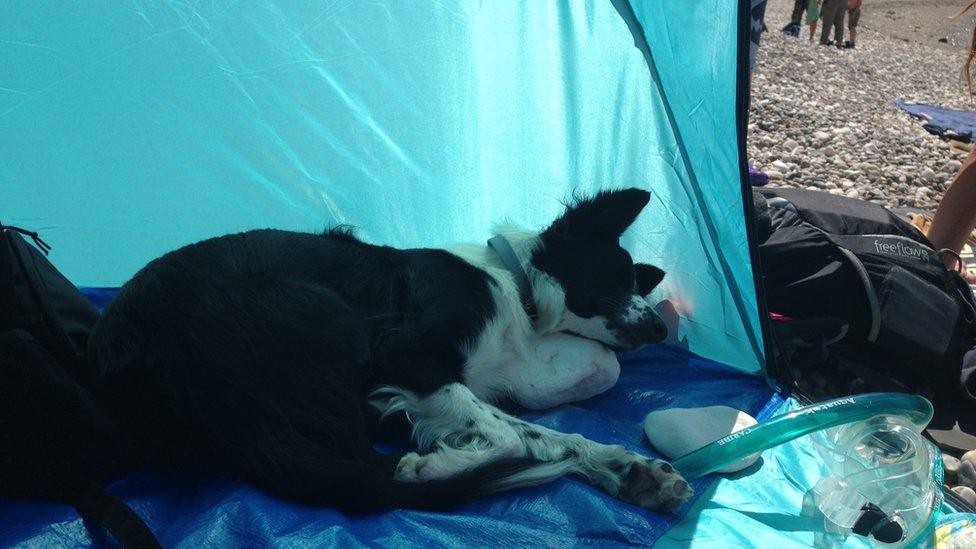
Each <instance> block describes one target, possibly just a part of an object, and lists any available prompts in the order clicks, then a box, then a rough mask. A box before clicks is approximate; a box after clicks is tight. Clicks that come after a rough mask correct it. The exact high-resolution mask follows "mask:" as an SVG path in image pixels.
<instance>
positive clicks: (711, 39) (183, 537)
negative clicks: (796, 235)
mask: <svg viewBox="0 0 976 549" xmlns="http://www.w3.org/2000/svg"><path fill="white" fill-rule="evenodd" d="M748 4H749V2H747V1H739V0H686V1H682V2H673V1H669V0H630V1H628V0H589V1H584V0H578V1H562V0H560V1H556V0H522V1H515V0H440V1H437V2H432V1H429V0H372V1H353V0H328V1H321V0H319V1H311V0H306V1H301V0H289V1H281V2H278V1H273V0H253V1H244V2H241V1H231V0H226V1H225V0H209V1H202V0H201V1H191V0H183V1H178V0H155V1H149V0H132V1H125V2H122V1H116V0H112V1H108V0H95V1H91V2H84V3H37V2H28V1H22V0H14V1H11V2H5V3H4V6H3V9H2V16H0V219H2V220H3V221H4V222H5V223H9V224H15V225H19V226H23V227H28V228H31V229H33V230H37V231H39V232H40V233H41V234H42V235H43V237H44V238H45V240H47V241H48V242H49V243H50V244H51V245H52V246H53V251H52V253H51V255H50V258H51V260H52V262H53V263H54V264H55V265H56V266H58V267H59V268H60V269H61V270H62V271H63V272H64V273H65V274H66V275H67V276H68V277H69V278H70V279H72V280H73V281H74V282H75V283H76V284H77V285H79V286H81V287H85V288H114V287H118V286H119V285H120V284H122V283H123V282H124V281H125V280H126V279H127V278H128V277H130V276H131V275H132V274H133V273H134V272H135V271H136V270H137V269H138V268H140V267H141V266H142V265H144V264H145V263H146V262H147V261H148V260H150V259H152V258H154V257H156V256H158V255H160V254H162V253H164V252H166V251H168V250H171V249H174V248H176V247H178V246H181V245H183V244H186V243H189V242H193V241H196V240H199V239H202V238H206V237H210V236H214V235H219V234H225V233H229V232H236V231H241V230H245V229H250V228H257V227H277V228H285V229H293V230H307V231H318V230H322V229H324V228H326V227H329V226H333V225H336V224H339V223H346V224H351V225H354V226H356V227H357V228H358V233H359V235H360V236H361V237H362V238H364V239H366V240H368V241H371V242H376V243H384V244H389V245H393V246H401V247H406V246H436V245H440V244H446V243H450V242H457V241H478V242H480V241H483V240H485V239H486V238H487V237H488V236H489V230H490V228H491V226H492V224H493V223H495V222H498V221H501V220H504V219H508V220H511V221H514V222H516V223H519V224H521V225H524V226H527V227H538V228H541V227H543V226H544V225H545V224H546V223H547V222H548V221H550V220H551V219H552V218H553V217H554V216H555V215H556V214H557V213H558V212H560V211H561V209H562V207H563V206H562V202H564V201H565V200H567V199H569V198H571V196H572V194H573V193H574V192H582V193H591V192H593V191H596V190H598V189H602V188H613V187H623V186H639V187H642V188H646V189H648V190H650V191H651V192H652V193H653V199H652V202H651V204H650V206H649V207H648V208H647V209H646V210H645V211H644V213H643V214H642V215H641V217H640V218H639V219H638V221H637V223H636V224H635V225H634V226H633V227H632V229H631V230H630V231H629V232H628V233H627V234H626V235H625V238H624V245H625V246H626V247H627V248H628V249H630V250H631V251H632V253H633V255H634V256H635V258H637V259H639V260H641V261H646V262H650V263H654V264H656V265H659V266H661V267H662V268H664V269H665V270H666V271H667V273H668V275H667V278H666V281H665V283H664V284H663V285H662V287H661V288H660V289H659V290H657V293H656V295H655V296H654V298H655V299H656V300H658V301H660V302H661V305H660V306H659V310H660V311H662V314H664V315H665V316H666V317H667V318H668V319H669V321H670V323H671V328H672V329H671V338H670V339H669V345H667V346H664V345H662V346H657V347H654V348H652V349H648V350H645V351H642V352H640V353H636V354H633V355H628V356H625V357H622V361H623V364H624V374H623V376H622V378H621V382H620V384H619V385H618V386H617V387H615V388H614V389H613V390H611V391H610V392H608V393H606V394H604V395H601V396H600V397H598V398H595V399H593V400H591V401H589V402H586V403H581V404H580V405H578V406H564V407H561V408H559V409H557V410H553V411H548V412H544V413H533V414H527V416H528V417H530V418H531V419H533V420H534V421H538V422H540V423H543V424H546V425H549V426H552V427H555V428H559V429H562V430H570V431H576V432H581V433H584V434H586V435H587V436H590V437H591V438H594V439H596V440H601V441H605V442H613V443H619V444H624V445H626V446H628V447H632V448H634V449H636V450H638V451H641V452H645V453H652V452H653V450H652V449H651V448H650V447H649V446H648V445H647V443H646V442H645V441H644V440H643V439H642V434H641V429H640V420H641V418H642V417H643V416H644V414H646V413H647V412H648V411H650V410H652V409H655V408H667V407H672V406H700V405H709V404H727V405H731V406H736V407H739V408H742V409H745V410H748V411H750V412H751V413H753V414H754V415H756V416H758V417H759V418H760V419H762V418H765V417H769V416H770V415H772V414H774V413H776V412H777V411H782V410H783V409H786V408H789V407H792V406H795V405H796V404H795V402H794V401H792V400H790V399H788V398H785V397H784V396H782V395H779V394H778V393H776V392H775V391H774V390H773V389H772V388H771V386H772V384H770V383H768V382H767V378H766V376H765V374H766V373H767V368H766V364H767V356H768V352H767V346H766V345H765V339H764V336H763V334H764V331H763V318H764V313H763V311H764V307H763V303H762V299H761V292H757V282H756V281H757V277H756V272H757V268H756V264H755V259H756V256H755V254H754V253H753V250H754V246H753V243H752V241H751V234H752V227H751V218H750V217H749V215H747V213H748V211H749V210H748V205H749V197H750V195H749V191H748V189H749V187H748V185H747V183H746V177H745V161H744V140H745V125H746V124H745V123H746V116H747V109H746V102H747V98H746V94H747V83H746V76H745V74H746V69H745V67H746V59H745V56H746V52H747V50H748V46H747V44H748V30H749V23H748V9H749V7H748ZM88 293H89V295H91V296H92V298H93V299H99V298H102V299H104V298H105V296H106V295H108V296H109V297H110V295H111V291H108V292H105V291H101V292H100V291H92V290H89V291H88ZM819 467H820V466H819V463H818V461H817V459H816V458H815V454H814V453H813V452H812V451H811V450H810V449H809V448H808V447H806V446H805V443H803V442H795V443H790V444H787V445H785V446H782V447H780V448H777V449H775V450H772V451H769V452H767V453H766V454H765V456H764V460H763V461H762V462H761V463H760V465H757V466H755V467H753V468H752V469H750V470H748V471H746V472H745V473H742V474H740V475H739V476H738V478H735V479H723V480H717V479H715V478H707V479H703V480H701V481H699V482H697V483H696V484H695V488H696V490H697V492H698V496H697V498H696V499H695V500H694V501H693V502H692V503H689V504H687V505H686V506H685V507H684V508H682V509H680V510H679V511H678V512H677V513H676V514H668V515H663V514H655V513H650V512H646V511H643V510H640V509H637V508H635V507H632V506H629V505H627V504H623V503H619V502H616V501H613V500H610V499H609V498H607V497H606V496H604V495H602V494H601V493H599V492H598V491H596V490H593V489H591V488H590V487H589V486H587V485H585V484H583V483H581V482H578V481H575V480H572V479H565V480H561V481H559V482H557V483H555V484H554V485H551V486H547V487H542V488H538V489H535V490H531V491H525V492H519V493H513V494H506V495H503V496H500V497H497V498H490V499H484V500H479V501H475V502H471V503H470V504H468V505H466V506H463V507H462V508H460V509H458V510H457V511H455V512H451V513H420V512H412V511H409V512H408V511H393V512H390V513H386V514H383V515H378V516H370V517H351V516H344V515H342V514H340V513H336V512H334V511H331V510H327V509H310V508H306V507H301V506H297V505H293V504H291V503H288V502H283V501H277V500H274V499H273V498H270V497H269V496H267V495H265V494H263V493H261V492H259V491H257V490H254V489H252V488H250V487H247V486H244V485H241V484H240V483H238V482H236V481H234V480H233V479H222V478H207V479H200V478H192V479H191V478H174V477H170V476H165V475H160V474H157V473H154V472H151V471H142V472H139V473H136V474H133V475H130V476H127V477H124V478H122V479H119V480H117V481H115V482H114V483H112V484H110V485H109V488H110V490H112V491H113V492H115V493H116V494H118V495H119V496H120V497H122V498H123V499H125V500H126V502H127V503H129V505H131V506H132V507H133V508H134V509H135V510H136V511H137V512H139V513H140V515H142V516H143V517H144V519H145V520H146V521H147V523H148V524H149V526H150V527H151V528H152V529H153V531H154V532H156V534H157V536H159V538H160V540H161V541H162V542H163V544H164V545H165V546H187V547H195V546H201V545H221V546H225V545H229V546H235V545H257V544H265V543H269V544H275V545H342V546H347V545H348V546H359V545H363V546H365V545H398V546H431V545H434V546H451V545H460V544H467V545H476V546H477V545H493V546H502V545H503V544H512V545H515V544H518V545H540V544H541V545H567V544H577V543H579V544H583V543H585V544H592V545H617V544H640V545H649V544H653V543H658V544H659V545H662V546H668V545H689V544H695V543H709V542H715V543H718V542H722V543H726V542H728V543H732V544H742V545H762V546H765V545H766V544H772V543H779V542H804V543H809V542H810V541H811V540H812V539H813V536H814V535H815V534H816V533H817V532H818V526H817V525H816V524H812V523H811V522H810V521H809V520H807V519H801V518H800V517H799V516H798V515H799V506H800V501H801V499H802V495H803V493H804V492H805V491H806V490H807V489H808V488H809V487H810V486H811V485H812V482H814V481H815V479H816V475H817V472H818V471H819ZM819 528H820V529H821V530H822V525H821V526H820V527H819ZM104 542H105V538H104V535H102V534H100V533H99V532H96V531H92V530H90V529H89V528H87V527H86V526H85V525H84V524H83V523H82V521H81V520H80V519H79V518H78V517H77V516H76V515H75V514H74V513H73V511H72V510H71V509H70V508H68V507H65V506H58V505H52V504H40V503H35V502H30V503H25V502H13V501H0V544H2V545H24V546H37V545H45V546H46V545H76V544H81V545H86V544H91V543H95V544H100V543H104Z"/></svg>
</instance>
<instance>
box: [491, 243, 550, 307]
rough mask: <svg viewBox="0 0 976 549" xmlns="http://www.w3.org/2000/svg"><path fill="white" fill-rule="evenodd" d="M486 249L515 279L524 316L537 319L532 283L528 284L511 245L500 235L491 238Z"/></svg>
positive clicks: (527, 276)
mask: <svg viewBox="0 0 976 549" xmlns="http://www.w3.org/2000/svg"><path fill="white" fill-rule="evenodd" d="M488 247H489V248H491V249H492V250H494V251H495V253H496V254H498V259H501V261H502V265H504V266H505V268H506V269H508V272H510V273H512V276H513V277H514V278H515V284H517V285H518V292H519V299H520V300H521V301H522V308H523V309H525V312H526V314H528V315H529V318H531V319H532V320H535V319H536V318H538V316H539V311H538V310H537V309H536V307H535V299H534V298H533V297H532V283H531V282H529V275H527V274H525V269H523V268H522V262H521V261H519V259H518V256H517V255H515V250H513V249H512V245H511V244H510V243H509V242H508V239H506V238H505V237H504V236H502V235H498V236H495V237H492V238H490V239H488Z"/></svg>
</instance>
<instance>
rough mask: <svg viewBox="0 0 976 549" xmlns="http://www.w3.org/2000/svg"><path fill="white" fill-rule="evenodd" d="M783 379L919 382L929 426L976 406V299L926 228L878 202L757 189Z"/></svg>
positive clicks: (826, 392) (970, 414)
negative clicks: (974, 363) (932, 411)
mask: <svg viewBox="0 0 976 549" xmlns="http://www.w3.org/2000/svg"><path fill="white" fill-rule="evenodd" d="M754 205H755V210H756V214H757V217H758V226H759V228H760V231H759V232H760V236H759V254H760V261H761V264H762V270H763V277H764V282H765V288H766V297H767V302H768V309H769V311H770V316H771V326H772V329H773V335H774V338H775V340H776V342H777V346H778V349H777V351H778V352H779V354H780V359H781V362H783V363H785V364H786V365H787V367H786V368H785V369H784V371H781V372H776V373H775V374H776V377H778V378H780V380H781V381H786V382H787V383H789V384H791V385H793V386H795V387H798V388H800V389H801V391H802V392H804V393H806V394H807V395H809V396H811V397H813V398H815V399H818V400H819V399H824V398H829V397H835V396H841V395H847V394H853V393H859V392H865V391H890V390H895V391H903V392H914V393H919V394H922V395H924V396H926V397H928V398H929V400H931V401H932V402H933V403H934V404H935V406H936V420H935V422H934V423H935V424H934V425H933V426H937V425H944V426H947V427H951V425H952V423H953V422H954V420H955V419H960V420H963V419H970V420H971V419H972V418H976V406H974V405H973V403H974V402H976V401H974V400H973V398H972V395H970V394H968V393H967V391H966V390H965V387H963V386H962V385H961V378H960V375H961V369H962V362H963V355H964V354H965V353H966V351H968V350H969V349H970V348H972V347H973V345H974V344H976V301H974V298H973V293H972V291H971V290H970V288H969V286H968V285H967V284H966V283H965V281H963V279H962V278H961V277H960V276H959V274H958V273H956V272H955V271H950V270H948V269H947V268H946V267H945V266H944V264H943V263H942V260H941V258H940V255H939V251H938V250H935V249H934V248H933V246H932V244H931V243H930V242H929V241H928V239H927V238H926V237H925V236H924V235H922V234H921V232H919V231H918V230H917V229H916V228H915V227H914V226H913V225H911V224H910V223H908V222H907V221H906V220H903V219H901V218H900V217H898V216H897V215H895V214H894V213H892V212H891V211H889V210H888V209H887V208H884V207H883V206H880V205H877V204H873V203H870V202H866V201H863V200H858V199H853V198H848V197H844V196H837V195H833V194H829V193H824V192H819V191H809V190H801V189H778V188H763V189H756V190H755V192H754Z"/></svg>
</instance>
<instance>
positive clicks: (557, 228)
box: [546, 189, 651, 240]
mask: <svg viewBox="0 0 976 549" xmlns="http://www.w3.org/2000/svg"><path fill="white" fill-rule="evenodd" d="M650 200H651V193H649V192H647V191H644V190H641V189H621V190H619V191H601V192H600V193H599V194H597V195H596V196H594V197H593V198H586V199H582V200H578V201H577V202H576V204H574V205H572V206H570V207H569V208H568V209H567V210H566V213H565V214H563V216H562V217H560V218H559V219H557V220H556V221H554V222H553V224H552V225H551V226H550V227H549V229H548V230H547V231H546V232H547V233H549V234H550V235H553V236H563V237H567V238H571V239H573V240H589V239H599V240H602V239H606V238H619V237H620V235H622V234H623V233H624V231H626V230H627V227H629V226H630V224H631V223H633V222H634V220H635V219H637V214H639V213H640V212H641V210H643V209H644V206H646V205H647V203H648V202H649V201H650Z"/></svg>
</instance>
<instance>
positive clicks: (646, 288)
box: [634, 263, 664, 296]
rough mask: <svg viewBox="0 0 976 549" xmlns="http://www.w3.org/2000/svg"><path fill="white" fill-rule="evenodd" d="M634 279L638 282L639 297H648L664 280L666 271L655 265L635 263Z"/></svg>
mask: <svg viewBox="0 0 976 549" xmlns="http://www.w3.org/2000/svg"><path fill="white" fill-rule="evenodd" d="M634 277H635V279H636V280H637V295H640V296H646V295H647V294H649V293H651V290H653V289H654V288H656V287H657V285H658V284H660V283H661V281H662V280H664V271H662V270H661V269H658V268H657V267H655V266H654V265H648V264H646V263H635V264H634Z"/></svg>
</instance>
